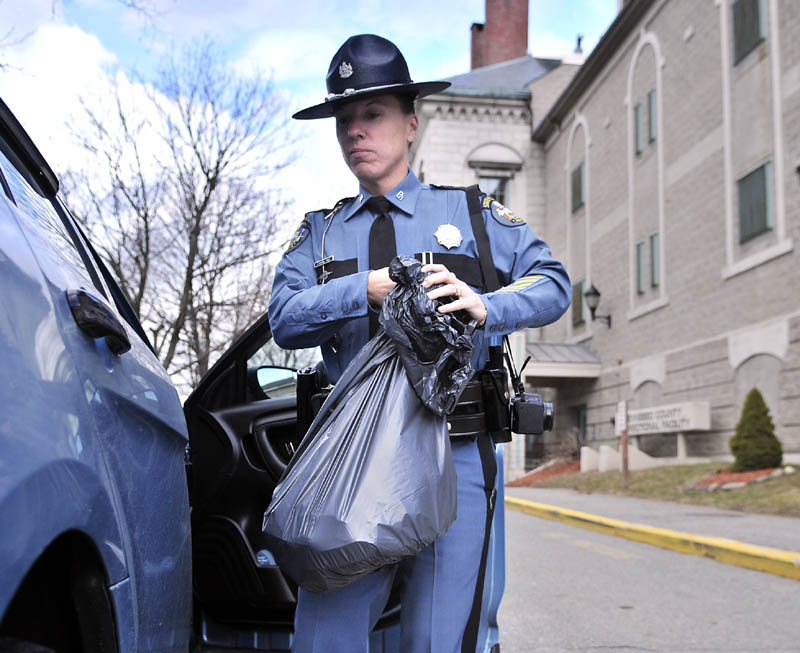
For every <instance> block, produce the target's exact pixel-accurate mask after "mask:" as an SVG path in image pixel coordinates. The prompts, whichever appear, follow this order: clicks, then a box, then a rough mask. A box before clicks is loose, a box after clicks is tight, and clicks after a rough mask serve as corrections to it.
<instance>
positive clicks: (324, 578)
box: [263, 260, 471, 592]
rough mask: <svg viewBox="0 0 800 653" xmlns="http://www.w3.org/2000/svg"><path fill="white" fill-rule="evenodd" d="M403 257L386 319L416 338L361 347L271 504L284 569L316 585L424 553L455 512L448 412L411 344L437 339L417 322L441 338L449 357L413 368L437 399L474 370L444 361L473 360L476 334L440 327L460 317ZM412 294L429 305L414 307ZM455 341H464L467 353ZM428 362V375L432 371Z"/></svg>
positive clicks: (381, 337) (384, 337) (385, 336)
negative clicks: (427, 289)
mask: <svg viewBox="0 0 800 653" xmlns="http://www.w3.org/2000/svg"><path fill="white" fill-rule="evenodd" d="M395 263H396V260H395V261H393V263H392V266H393V269H394V270H395V271H396V272H397V270H398V268H397V265H395ZM402 267H403V269H405V270H407V271H409V272H408V274H406V273H402V272H401V273H399V275H398V278H400V279H403V281H402V283H401V281H398V286H397V287H396V288H395V289H394V290H392V292H391V293H390V297H392V299H391V300H389V299H388V298H387V301H388V302H389V304H390V305H392V306H394V307H395V308H394V309H392V310H391V311H389V310H386V309H384V312H383V319H384V325H385V326H386V325H388V324H389V323H390V322H391V324H392V326H391V327H390V329H391V332H392V334H393V335H394V336H396V337H399V336H400V332H402V333H404V334H405V336H404V337H403V338H401V340H403V342H404V344H403V345H402V346H403V347H406V346H407V349H408V350H407V351H406V352H405V353H403V354H401V353H400V350H399V349H398V346H397V345H396V343H395V341H394V340H393V338H392V336H390V335H389V333H388V332H385V331H383V330H381V331H379V332H378V335H376V336H375V337H374V338H373V339H372V340H370V341H369V342H368V343H367V344H366V345H364V347H362V349H361V350H360V351H359V353H358V354H357V355H356V357H355V358H354V359H353V361H352V362H351V363H350V365H348V366H347V368H346V369H345V371H344V373H343V374H342V376H341V378H340V379H339V382H338V383H337V384H336V386H335V387H334V388H333V390H332V391H331V393H330V395H329V396H328V398H327V399H326V400H325V403H324V404H323V405H322V408H321V409H320V412H319V414H318V415H317V416H316V418H315V419H314V421H313V422H312V424H311V426H310V427H309V430H308V433H307V434H306V436H305V437H304V438H303V441H302V442H301V444H300V446H299V447H298V450H297V452H296V453H295V455H294V456H293V457H292V460H291V461H290V462H289V465H288V467H287V468H286V470H285V472H284V473H283V476H282V477H281V480H280V482H279V483H278V485H277V487H276V488H275V491H274V493H273V495H272V501H271V502H270V505H269V507H268V508H267V511H266V512H265V514H264V522H263V531H264V535H265V538H266V540H267V546H268V548H269V549H270V550H271V551H272V553H273V555H274V556H275V559H276V561H277V562H278V564H279V565H280V567H281V569H283V571H284V572H285V573H286V574H287V575H288V576H289V577H290V578H292V580H294V581H295V582H296V583H297V584H298V585H299V586H300V587H302V588H304V589H306V590H310V591H313V592H322V591H328V590H334V589H338V588H341V587H344V586H345V585H348V584H349V583H351V582H353V581H354V580H356V579H358V578H359V577H361V576H364V575H365V574H368V573H370V572H372V571H374V570H376V569H379V568H381V567H383V566H385V565H389V564H393V563H395V562H398V561H399V560H402V559H403V558H406V557H409V556H413V555H414V554H416V553H417V552H419V551H420V550H422V549H423V548H424V547H426V546H428V545H429V544H430V543H431V542H433V541H434V540H435V539H436V538H437V537H439V536H440V535H441V534H443V533H444V532H445V531H446V530H447V529H448V528H449V527H450V524H452V523H453V521H454V520H455V518H456V473H455V467H454V465H453V460H452V454H451V451H450V439H449V437H448V433H447V425H446V421H445V420H446V418H445V416H444V415H443V414H442V413H441V411H434V410H432V409H429V408H428V407H426V405H423V403H422V402H421V401H420V397H419V396H418V394H417V390H416V389H415V388H414V387H412V385H411V383H410V381H409V376H408V375H407V374H406V371H407V369H408V368H407V367H405V366H407V365H408V361H409V360H411V359H412V358H411V356H412V353H411V352H421V353H423V354H427V353H429V352H430V351H432V349H430V348H429V349H426V344H425V342H424V341H425V338H419V337H418V335H417V332H416V330H417V329H419V331H420V333H429V334H430V335H429V336H428V337H430V338H431V339H433V338H438V340H436V343H437V344H436V345H435V346H436V348H437V349H438V352H437V353H438V355H439V357H438V358H434V359H429V358H428V357H427V356H426V357H425V358H424V362H421V363H419V364H418V367H417V368H414V371H413V373H414V374H415V375H417V376H419V379H420V380H421V381H422V382H421V386H420V387H421V389H422V394H423V395H424V396H426V397H428V398H429V404H428V405H431V404H432V405H433V406H446V405H449V403H448V402H449V400H445V399H437V396H436V395H435V394H433V393H434V392H435V390H436V389H438V390H439V391H441V392H443V393H445V394H447V393H451V392H455V391H456V390H457V388H458V385H454V384H453V383H452V382H451V381H449V380H448V379H447V378H446V377H444V376H443V374H445V373H447V372H448V371H449V370H450V369H451V368H452V369H453V372H454V374H457V375H462V374H465V373H466V372H464V371H460V370H461V368H460V367H455V363H447V364H441V363H440V362H439V361H440V359H441V358H445V359H447V360H452V361H457V360H460V358H459V356H466V360H467V361H468V360H469V356H468V355H467V354H468V353H467V352H466V351H464V352H461V350H462V349H463V348H467V347H468V346H470V345H471V342H470V340H469V335H468V334H467V332H466V330H465V331H464V333H457V332H456V333H455V335H454V334H453V333H451V331H449V330H448V329H437V328H433V327H432V324H431V323H432V322H433V321H435V320H439V319H441V320H442V321H443V322H450V321H452V320H451V319H447V316H443V315H440V314H438V313H435V304H434V305H433V311H430V310H429V308H428V307H426V306H424V305H425V302H424V301H423V300H422V298H421V297H420V296H419V293H420V291H421V292H422V293H423V294H424V289H422V288H421V286H420V287H419V288H418V289H417V290H413V291H412V289H411V288H409V286H410V285H416V286H419V281H420V280H421V278H420V277H419V275H418V267H419V264H418V262H417V271H414V269H413V267H414V266H413V265H410V264H405V263H404V264H403V265H402ZM399 296H401V297H404V298H406V299H405V301H403V300H400V299H398V297H399ZM409 302H410V303H413V304H415V306H417V305H419V307H420V308H411V307H409V306H408V303H409ZM387 313H391V315H387ZM398 314H400V315H401V318H399V319H398ZM413 315H417V316H419V319H421V320H423V321H424V323H425V324H424V326H423V327H419V326H418V325H416V324H415V323H412V322H411V321H409V320H408V319H407V318H409V316H413ZM401 325H405V327H406V328H407V329H410V330H411V333H409V332H408V331H406V330H404V329H403V327H402V326H401ZM398 329H399V330H400V331H398ZM449 329H454V327H452V326H450V327H449ZM456 331H457V330H456ZM443 334H447V335H443ZM450 343H452V345H451V344H450ZM456 343H457V344H456ZM455 349H458V350H459V351H460V352H461V353H459V354H458V356H456V355H454V354H453V350H455ZM467 364H468V362H467ZM422 371H427V372H428V375H427V376H426V377H423V376H422ZM432 377H435V378H433V380H431V378H432ZM459 378H460V376H459ZM467 378H468V377H467ZM459 392H460V391H459ZM448 396H449V395H448ZM456 400H457V396H456Z"/></svg>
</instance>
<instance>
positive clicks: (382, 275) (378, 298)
mask: <svg viewBox="0 0 800 653" xmlns="http://www.w3.org/2000/svg"><path fill="white" fill-rule="evenodd" d="M395 285H397V284H395V282H394V281H392V280H391V279H390V278H389V268H388V267H387V268H381V269H380V270H372V272H370V273H369V279H368V280H367V299H368V300H369V303H370V304H372V305H373V306H375V307H379V306H383V300H384V299H386V295H388V294H389V291H390V290H391V289H392V288H394V287H395Z"/></svg>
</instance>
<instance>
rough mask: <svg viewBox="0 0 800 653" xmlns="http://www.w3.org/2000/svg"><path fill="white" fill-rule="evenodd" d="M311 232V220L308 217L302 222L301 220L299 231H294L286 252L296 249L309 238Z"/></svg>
mask: <svg viewBox="0 0 800 653" xmlns="http://www.w3.org/2000/svg"><path fill="white" fill-rule="evenodd" d="M310 233H311V221H310V220H309V219H308V217H305V218H303V220H302V222H300V226H299V227H297V231H295V232H294V235H293V236H292V238H291V240H289V246H288V247H287V248H286V251H285V252H284V254H288V253H289V252H291V251H292V250H294V249H297V248H298V247H299V246H300V244H301V243H302V242H303V241H304V240H305V239H306V238H308V235H309V234H310Z"/></svg>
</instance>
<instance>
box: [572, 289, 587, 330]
mask: <svg viewBox="0 0 800 653" xmlns="http://www.w3.org/2000/svg"><path fill="white" fill-rule="evenodd" d="M583 313H584V302H583V279H581V280H580V281H577V282H575V283H573V284H572V326H574V327H578V326H581V325H582V324H583V323H584V322H585V321H586V320H585V318H584V316H583Z"/></svg>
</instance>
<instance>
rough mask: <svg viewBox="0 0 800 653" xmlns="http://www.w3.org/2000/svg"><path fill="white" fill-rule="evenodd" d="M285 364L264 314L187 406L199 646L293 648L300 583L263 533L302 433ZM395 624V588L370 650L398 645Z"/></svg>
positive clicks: (301, 355) (382, 651)
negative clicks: (287, 573) (282, 564)
mask: <svg viewBox="0 0 800 653" xmlns="http://www.w3.org/2000/svg"><path fill="white" fill-rule="evenodd" d="M320 359H321V355H320V354H319V350H318V349H313V350H303V351H300V352H295V353H294V354H293V356H292V360H294V361H296V363H295V364H296V365H297V366H298V367H308V366H311V365H314V364H315V363H317V362H318V361H319V360H320ZM286 360H289V357H288V356H287V352H283V351H281V350H280V348H278V347H277V346H276V345H275V344H274V343H273V342H272V334H271V331H270V327H269V322H268V319H267V315H266V314H264V315H263V316H262V317H261V318H260V319H259V320H258V321H256V323H255V324H253V325H252V326H251V327H250V328H249V329H248V330H247V331H246V332H245V333H244V334H243V335H242V336H241V337H240V338H239V339H238V340H237V342H236V343H234V345H233V346H232V347H231V348H230V349H229V350H228V351H227V352H225V354H223V355H222V357H221V358H220V360H219V361H217V363H216V364H215V365H214V366H213V367H212V368H211V370H209V372H208V373H207V374H206V375H205V376H204V377H203V379H202V380H201V381H200V384H199V385H198V387H197V388H196V389H195V391H194V392H193V393H192V394H191V395H190V396H189V398H188V399H187V400H186V402H185V404H184V413H185V415H186V422H187V424H188V427H189V443H190V444H189V446H190V450H189V455H188V456H187V476H188V481H189V499H190V504H191V510H192V555H193V562H192V566H193V572H192V573H193V579H194V597H195V606H196V613H195V632H196V633H197V634H198V636H199V639H200V642H199V644H200V645H201V647H202V646H203V645H206V646H212V647H217V646H219V647H235V648H237V650H242V649H250V650H264V651H284V650H285V651H288V650H289V648H290V633H291V631H292V628H293V623H294V610H295V605H296V601H297V587H296V585H295V584H294V583H293V582H292V581H291V580H290V579H288V578H287V577H286V576H284V574H283V572H281V570H280V569H279V568H278V567H277V566H276V564H275V561H274V559H273V557H272V554H271V553H270V552H269V551H268V550H267V548H266V543H265V541H264V538H263V536H262V533H261V524H262V519H263V516H264V511H265V510H266V508H267V505H268V504H269V501H270V498H271V497H272V491H273V489H274V488H275V485H276V484H277V482H278V480H279V478H280V476H281V474H282V473H283V470H284V469H285V467H286V464H287V463H288V462H289V459H290V458H291V456H292V454H293V453H294V451H295V450H296V449H297V447H298V445H299V444H300V440H301V439H302V435H303V434H302V433H298V429H297V428H296V423H297V372H296V370H295V369H293V368H291V367H287V366H286V365H283V364H281V363H283V362H284V361H286ZM275 361H278V362H277V363H276V362H275ZM396 589H397V588H396ZM398 621H399V605H398V601H397V591H395V592H393V593H392V596H390V598H389V603H388V605H387V609H386V611H385V612H384V614H383V616H382V617H381V619H380V620H379V622H378V624H377V626H376V629H375V633H374V634H373V639H374V640H375V642H374V645H371V650H373V649H374V650H375V651H376V653H389V652H391V651H396V650H397V649H396V646H395V645H393V640H394V639H395V638H394V636H393V635H392V634H391V633H389V631H387V627H391V626H393V625H395V624H396V623H397V622H398ZM389 630H396V629H394V628H389ZM245 642H246V644H244V643H245Z"/></svg>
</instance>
